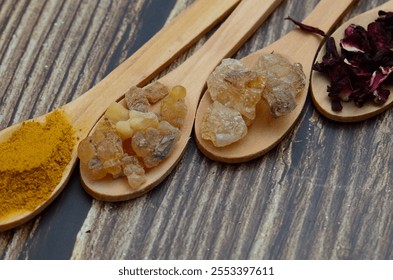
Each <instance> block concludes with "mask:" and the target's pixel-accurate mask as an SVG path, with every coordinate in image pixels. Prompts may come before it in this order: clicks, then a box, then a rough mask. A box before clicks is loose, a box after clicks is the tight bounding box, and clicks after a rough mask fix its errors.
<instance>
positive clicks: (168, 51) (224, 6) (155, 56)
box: [64, 0, 240, 137]
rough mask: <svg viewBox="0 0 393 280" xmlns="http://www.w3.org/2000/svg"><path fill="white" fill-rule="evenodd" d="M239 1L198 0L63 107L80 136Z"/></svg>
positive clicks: (219, 19)
mask: <svg viewBox="0 0 393 280" xmlns="http://www.w3.org/2000/svg"><path fill="white" fill-rule="evenodd" d="M239 1H240V0H225V1H222V0H198V1H196V2H195V3H194V4H192V5H191V6H190V7H189V8H187V9H186V10H185V11H183V12H182V13H181V14H180V15H179V16H177V17H176V18H175V19H174V20H173V21H172V22H171V23H169V24H168V25H166V26H165V27H164V28H163V29H161V30H160V31H159V32H158V33H157V34H156V35H155V36H154V37H152V38H151V39H150V40H149V41H148V42H147V43H146V44H145V45H144V46H143V47H141V48H140V49H139V50H138V51H137V52H136V53H135V54H133V55H132V56H131V57H130V58H128V59H127V60H125V61H124V62H123V63H122V64H121V65H119V66H118V67H117V68H116V69H115V70H113V71H112V72H111V73H110V74H109V75H108V76H106V77H105V78H104V79H103V80H102V81H100V82H99V83H98V84H97V85H96V86H94V87H93V88H91V89H90V90H89V91H87V92H86V93H84V94H83V95H82V96H80V97H79V98H77V99H76V100H74V101H72V102H70V103H69V104H67V105H65V106H64V109H65V110H66V112H68V114H69V115H70V117H71V122H72V123H73V125H74V127H75V128H77V130H78V134H79V137H84V136H86V135H87V134H88V132H89V131H90V129H91V128H92V126H93V125H94V124H95V123H96V122H97V120H98V119H99V117H100V116H101V115H102V114H103V113H104V111H105V110H106V108H107V107H108V105H109V104H110V103H111V102H113V101H116V100H118V99H120V98H121V97H122V96H123V95H124V93H125V92H126V91H127V90H128V89H129V88H130V87H131V86H134V85H144V84H146V83H147V82H149V80H150V79H151V78H152V77H153V76H154V75H156V74H157V73H159V71H161V70H162V69H163V68H165V66H167V65H168V64H169V63H170V62H171V61H173V60H174V59H175V58H176V57H177V56H178V55H179V54H180V53H181V52H182V51H184V50H185V49H187V48H188V47H189V46H190V45H191V44H192V43H193V42H195V41H196V40H197V39H198V38H200V37H201V36H202V35H203V34H204V33H205V32H206V31H207V30H209V29H210V28H211V27H212V26H214V25H216V24H217V23H218V22H219V21H221V20H222V19H223V18H224V17H225V16H227V15H228V13H230V12H231V11H232V9H233V8H234V7H235V6H236V5H237V4H238V2H239Z"/></svg>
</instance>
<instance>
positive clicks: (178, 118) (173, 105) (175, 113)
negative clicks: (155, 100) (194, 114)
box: [160, 86, 187, 128]
mask: <svg viewBox="0 0 393 280" xmlns="http://www.w3.org/2000/svg"><path fill="white" fill-rule="evenodd" d="M185 96H186V89H185V88H184V87H182V86H175V87H173V88H172V90H171V92H170V93H169V95H168V96H166V97H165V98H164V99H162V101H161V107H160V114H161V119H162V120H164V121H167V122H169V123H170V124H172V125H173V126H175V127H177V128H181V127H182V125H183V122H184V119H185V117H186V114H187V105H186V103H185V99H184V97H185Z"/></svg>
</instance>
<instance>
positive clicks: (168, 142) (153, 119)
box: [78, 82, 187, 190]
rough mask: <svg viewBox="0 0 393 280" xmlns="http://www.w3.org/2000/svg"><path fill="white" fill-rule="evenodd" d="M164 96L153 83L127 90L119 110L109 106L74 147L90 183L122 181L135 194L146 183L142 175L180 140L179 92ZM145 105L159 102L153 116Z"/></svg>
mask: <svg viewBox="0 0 393 280" xmlns="http://www.w3.org/2000/svg"><path fill="white" fill-rule="evenodd" d="M155 90H157V91H158V93H155V92H154V91H155ZM168 93H169V90H168V89H167V88H166V87H165V86H164V85H163V84H161V83H159V82H155V83H153V84H152V85H150V86H148V87H147V88H144V89H142V88H137V87H132V88H131V89H130V90H129V91H128V92H127V93H126V98H125V106H124V105H122V104H120V103H116V102H114V103H112V104H110V105H109V107H108V109H107V111H106V112H105V118H104V119H102V120H101V121H100V122H99V123H98V124H97V126H96V128H95V130H94V132H93V133H92V134H91V135H90V136H88V137H87V138H85V139H84V140H82V141H81V143H80V144H79V147H78V156H79V158H80V160H81V164H84V165H86V166H87V172H88V173H89V176H90V178H91V179H93V180H99V179H102V178H104V177H106V176H108V175H111V176H112V177H113V178H119V177H126V178H127V181H128V184H129V185H130V187H131V188H132V189H135V190H137V189H138V188H140V187H141V186H142V185H143V184H144V183H145V182H146V172H148V170H149V169H150V168H153V167H155V166H157V165H159V164H160V163H161V162H162V161H163V160H165V159H166V158H167V157H168V156H169V155H170V153H171V152H172V150H173V148H174V147H175V144H176V142H177V141H178V140H179V138H180V130H179V128H178V127H181V125H182V123H183V121H184V118H185V116H186V112H187V106H186V104H185V95H186V90H185V88H184V87H181V86H175V87H174V88H173V89H172V90H171V91H170V93H169V94H168ZM147 96H149V98H147ZM148 100H151V101H152V102H159V101H161V107H160V109H161V111H160V112H159V113H158V114H156V113H154V112H151V111H148V110H147V109H150V103H149V102H148ZM146 102H147V103H146ZM146 104H147V105H146ZM126 107H127V108H126ZM169 112H170V113H169Z"/></svg>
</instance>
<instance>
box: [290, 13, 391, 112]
mask: <svg viewBox="0 0 393 280" xmlns="http://www.w3.org/2000/svg"><path fill="white" fill-rule="evenodd" d="M287 19H289V20H291V21H292V22H294V23H295V24H296V25H298V26H299V27H300V28H301V29H302V30H305V31H307V32H312V33H316V34H319V35H321V36H324V37H325V38H326V53H325V55H324V56H323V58H322V61H321V62H316V63H315V64H314V65H313V68H312V69H313V70H314V71H317V72H320V73H323V74H325V75H326V76H327V77H328V78H329V80H330V85H328V87H327V91H328V96H329V98H330V100H331V102H332V110H333V111H341V110H342V104H341V102H342V101H353V102H354V103H355V104H356V105H357V106H359V107H361V106H363V104H364V103H365V102H367V101H369V100H372V101H373V102H374V103H376V104H378V105H381V104H384V103H385V102H386V100H387V99H388V97H389V94H390V91H389V90H388V89H385V88H383V87H382V86H383V84H385V82H389V80H392V78H391V76H390V74H391V73H392V72H393V51H392V48H393V12H385V11H379V12H378V18H377V19H376V20H375V21H374V22H371V23H370V24H369V25H368V26H367V29H365V28H364V27H362V26H360V25H356V24H351V25H349V26H348V27H347V28H346V29H345V32H344V37H343V38H342V39H341V40H340V48H341V53H339V52H338V50H337V47H336V42H335V40H334V38H333V37H330V36H327V35H326V34H325V33H324V32H323V31H322V30H320V29H318V28H316V27H312V26H308V25H305V24H302V23H300V22H298V21H296V20H294V19H292V18H290V17H288V18H287Z"/></svg>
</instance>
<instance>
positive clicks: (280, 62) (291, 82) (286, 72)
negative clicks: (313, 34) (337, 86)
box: [254, 53, 306, 117]
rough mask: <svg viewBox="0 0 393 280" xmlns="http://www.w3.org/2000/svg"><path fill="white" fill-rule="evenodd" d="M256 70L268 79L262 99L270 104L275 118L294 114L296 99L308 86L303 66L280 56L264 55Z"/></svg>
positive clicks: (260, 58) (259, 60)
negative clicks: (306, 85)
mask: <svg viewBox="0 0 393 280" xmlns="http://www.w3.org/2000/svg"><path fill="white" fill-rule="evenodd" d="M254 70H255V71H257V72H258V73H260V74H262V75H264V76H265V77H266V87H265V90H264V92H263V94H262V98H263V99H265V100H266V101H267V103H268V104H269V107H270V110H271V112H272V114H273V116H274V117H279V116H283V115H287V114H289V113H290V112H292V111H293V109H295V107H296V100H295V97H296V95H297V94H298V93H299V92H301V91H302V90H303V89H304V87H305V84H306V76H305V74H304V72H303V69H302V66H301V64H299V63H295V64H291V63H290V61H289V60H288V59H286V58H285V57H283V56H282V55H280V54H276V53H274V54H262V55H261V56H260V57H259V59H258V61H257V63H256V64H255V67H254Z"/></svg>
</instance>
